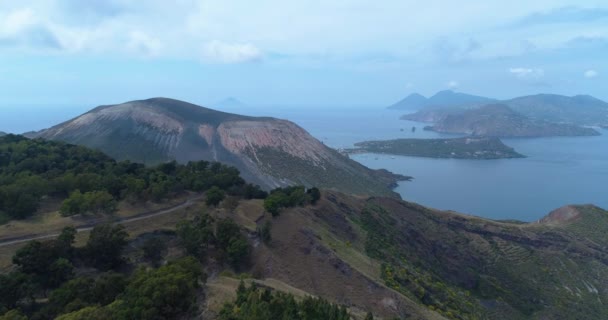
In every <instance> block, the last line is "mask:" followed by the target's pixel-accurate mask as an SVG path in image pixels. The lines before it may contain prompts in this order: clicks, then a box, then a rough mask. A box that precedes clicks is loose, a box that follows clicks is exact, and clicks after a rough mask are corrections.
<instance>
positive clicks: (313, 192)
mask: <svg viewBox="0 0 608 320" xmlns="http://www.w3.org/2000/svg"><path fill="white" fill-rule="evenodd" d="M307 193H308V194H309V195H310V198H311V199H310V203H312V204H315V203H317V201H319V199H321V191H320V190H319V188H317V187H312V188H310V189H308V191H307Z"/></svg>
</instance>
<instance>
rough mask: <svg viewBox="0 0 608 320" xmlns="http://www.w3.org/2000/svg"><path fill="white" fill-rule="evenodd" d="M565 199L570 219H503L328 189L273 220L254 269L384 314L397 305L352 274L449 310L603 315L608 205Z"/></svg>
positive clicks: (478, 314) (472, 315) (453, 315)
mask: <svg viewBox="0 0 608 320" xmlns="http://www.w3.org/2000/svg"><path fill="white" fill-rule="evenodd" d="M571 208H574V210H575V211H576V212H577V213H576V214H575V215H574V216H575V217H574V218H568V219H565V220H564V219H562V220H559V219H558V220H556V219H554V218H552V215H550V216H549V217H548V218H547V219H543V220H542V221H540V222H537V223H530V224H521V223H504V222H496V221H491V220H486V219H481V218H476V217H472V216H466V215H460V214H456V213H451V212H441V211H435V210H430V209H427V208H424V207H422V206H419V205H416V204H413V203H408V202H404V201H397V200H392V199H388V198H369V199H361V198H353V197H349V196H345V195H341V194H338V193H325V194H324V200H322V201H321V203H320V204H318V205H317V206H316V207H309V208H306V209H294V210H291V211H288V212H285V213H283V214H282V215H281V216H280V217H279V218H278V219H276V220H275V221H274V227H273V230H276V231H273V239H275V238H277V239H280V240H278V242H277V243H275V244H274V245H273V246H272V247H271V249H270V250H271V251H270V252H268V253H264V254H262V255H261V256H259V257H258V258H257V259H256V266H255V267H254V268H255V273H258V274H260V275H262V276H264V277H272V278H279V279H281V280H282V281H284V282H286V283H289V284H290V285H293V286H295V287H298V288H300V289H303V290H305V291H308V292H311V293H315V294H319V295H323V296H329V297H332V296H333V297H334V298H335V299H337V301H349V302H350V303H352V304H353V305H359V306H361V305H372V306H375V308H373V309H374V310H375V311H377V312H381V314H383V315H385V314H386V312H390V310H393V311H394V310H396V309H391V307H390V305H391V303H386V301H388V300H386V299H385V298H387V297H386V296H384V295H383V294H380V293H379V292H376V293H374V291H373V290H372V289H371V288H374V287H375V286H374V285H372V284H371V283H370V284H368V289H365V290H368V291H367V292H366V294H364V295H362V296H361V297H359V298H356V296H354V295H355V293H354V292H360V290H364V289H361V288H358V286H360V283H361V281H362V280H356V279H357V278H356V277H360V276H359V275H355V274H358V273H362V274H364V275H366V276H367V277H368V278H369V279H375V280H376V281H377V282H378V283H379V284H380V285H382V286H387V287H389V288H391V289H393V290H394V291H396V292H399V293H401V294H402V295H403V296H405V297H407V300H406V301H410V302H409V303H411V302H414V303H416V304H418V305H420V306H424V307H426V308H428V309H429V310H432V311H434V312H436V313H438V314H440V315H442V316H444V317H446V318H450V319H602V317H603V316H604V315H606V314H608V305H606V304H605V303H604V301H608V300H607V299H608V280H606V279H608V238H606V237H605V234H606V232H607V231H608V212H606V211H604V210H602V209H600V208H597V207H594V206H573V207H571ZM563 210H565V209H563ZM553 215H554V214H553ZM307 261H309V262H307ZM315 261H316V262H315ZM321 261H323V263H324V264H329V265H331V266H333V267H332V268H333V269H332V268H330V269H329V270H328V269H323V268H326V267H323V268H322V267H321ZM330 270H331V271H330ZM330 277H335V280H332V279H331V278H330ZM369 290H372V291H369ZM351 291H354V292H351ZM388 299H389V300H390V297H388ZM364 301H367V302H364ZM383 301H384V302H383ZM403 303H405V302H403ZM404 305H405V304H404ZM405 309H407V308H405Z"/></svg>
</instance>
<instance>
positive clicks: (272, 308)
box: [219, 281, 351, 320]
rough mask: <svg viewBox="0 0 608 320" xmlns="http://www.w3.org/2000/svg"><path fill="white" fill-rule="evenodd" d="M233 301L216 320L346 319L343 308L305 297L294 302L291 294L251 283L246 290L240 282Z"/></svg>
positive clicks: (347, 316) (347, 314)
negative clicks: (273, 290)
mask: <svg viewBox="0 0 608 320" xmlns="http://www.w3.org/2000/svg"><path fill="white" fill-rule="evenodd" d="M236 294H237V297H236V300H235V301H234V302H232V303H227V304H226V305H224V307H223V308H222V311H221V312H220V316H219V319H220V320H267V319H290V320H350V319H351V317H350V315H349V313H348V311H347V310H346V308H344V307H339V306H338V305H335V304H332V303H329V302H328V301H327V300H324V299H321V298H313V297H310V296H308V297H306V298H305V299H304V300H303V301H301V302H298V301H296V299H295V298H294V296H293V295H291V294H285V293H280V292H272V291H271V290H270V289H268V288H258V287H257V286H256V285H255V284H251V286H249V287H246V286H245V284H244V283H243V281H241V283H240V285H239V287H238V289H237V292H236Z"/></svg>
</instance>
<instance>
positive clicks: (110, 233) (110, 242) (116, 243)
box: [85, 224, 129, 270]
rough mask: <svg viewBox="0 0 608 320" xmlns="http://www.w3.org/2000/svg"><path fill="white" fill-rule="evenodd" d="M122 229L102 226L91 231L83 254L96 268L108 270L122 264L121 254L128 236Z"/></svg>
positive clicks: (121, 227) (115, 226) (108, 225)
mask: <svg viewBox="0 0 608 320" xmlns="http://www.w3.org/2000/svg"><path fill="white" fill-rule="evenodd" d="M124 229H125V228H124V227H123V226H122V225H114V226H113V225H110V224H103V225H100V226H97V227H95V228H93V230H91V235H90V236H89V240H88V241H87V244H86V246H85V252H86V254H87V256H88V258H89V260H90V261H91V262H92V263H93V265H94V266H95V267H96V268H98V269H101V270H109V269H113V268H116V267H117V266H119V265H120V264H121V263H122V252H123V250H124V248H125V246H126V245H127V238H128V236H129V234H128V233H127V232H126V231H125V230H124Z"/></svg>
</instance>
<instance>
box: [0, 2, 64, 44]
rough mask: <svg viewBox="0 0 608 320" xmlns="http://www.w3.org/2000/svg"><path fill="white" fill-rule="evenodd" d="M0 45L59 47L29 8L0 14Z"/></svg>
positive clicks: (52, 34) (53, 36)
mask: <svg viewBox="0 0 608 320" xmlns="http://www.w3.org/2000/svg"><path fill="white" fill-rule="evenodd" d="M0 46H2V47H19V46H21V47H24V46H26V47H32V48H42V49H59V48H61V43H60V42H59V40H58V39H57V37H56V35H55V34H54V33H53V31H52V30H51V29H50V28H49V27H48V26H46V25H44V24H43V23H42V22H41V21H40V20H39V19H38V18H37V17H36V15H35V14H34V12H33V11H32V10H31V9H29V8H22V9H17V10H13V11H11V12H9V13H8V14H6V15H4V16H3V17H2V16H0Z"/></svg>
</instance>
